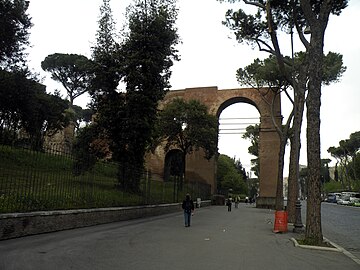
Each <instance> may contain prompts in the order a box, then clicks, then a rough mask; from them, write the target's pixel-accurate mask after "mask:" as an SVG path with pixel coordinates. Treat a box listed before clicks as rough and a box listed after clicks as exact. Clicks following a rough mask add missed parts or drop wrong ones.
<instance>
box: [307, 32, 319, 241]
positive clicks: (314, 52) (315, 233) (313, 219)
mask: <svg viewBox="0 0 360 270" xmlns="http://www.w3.org/2000/svg"><path fill="white" fill-rule="evenodd" d="M312 35H314V33H313V34H312ZM312 38H313V37H312ZM314 40H318V41H320V40H321V39H320V37H318V38H317V39H315V38H314ZM322 40H323V39H322ZM313 44H314V45H313V48H311V49H310V53H309V57H310V59H312V61H311V64H310V66H309V84H308V85H309V88H308V96H307V100H306V106H307V129H306V139H307V161H308V176H307V193H308V196H307V212H306V230H305V240H306V241H307V242H308V243H310V244H314V245H319V244H320V243H322V241H323V235H322V227H321V180H320V168H321V157H320V106H321V82H322V62H323V61H322V60H323V43H322V42H313Z"/></svg>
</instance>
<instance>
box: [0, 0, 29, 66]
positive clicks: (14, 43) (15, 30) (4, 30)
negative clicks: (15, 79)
mask: <svg viewBox="0 0 360 270" xmlns="http://www.w3.org/2000/svg"><path fill="white" fill-rule="evenodd" d="M28 7H29V1H25V0H1V1H0V25H1V31H0V67H2V68H5V69H8V70H9V69H11V70H12V69H14V66H16V65H18V66H19V65H20V66H22V65H24V64H25V55H26V54H25V52H24V50H25V48H26V46H28V45H29V40H28V39H29V30H30V28H31V27H32V23H31V18H30V17H29V15H28V14H27V13H26V11H27V9H28Z"/></svg>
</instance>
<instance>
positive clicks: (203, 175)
mask: <svg viewBox="0 0 360 270" xmlns="http://www.w3.org/2000/svg"><path fill="white" fill-rule="evenodd" d="M174 98H183V99H184V100H191V99H196V100H199V101H200V102H202V103H204V104H205V105H206V106H207V107H208V109H209V113H211V114H213V115H216V116H217V117H219V116H220V114H221V112H222V111H223V110H224V109H225V108H226V107H228V106H230V105H232V104H234V103H238V102H245V103H249V104H251V105H253V106H255V107H256V108H257V110H258V111H259V114H260V142H259V159H260V176H259V180H260V181H259V183H260V184H259V187H260V191H259V198H258V199H257V202H256V206H257V207H262V208H274V205H275V197H276V182H277V174H278V152H279V146H280V139H279V136H278V134H277V132H276V130H275V127H274V125H273V122H272V120H271V107H270V105H269V104H271V102H272V101H273V99H274V94H273V92H272V91H269V90H268V89H262V90H260V91H259V90H256V89H253V88H236V89H222V90H219V89H218V88H217V87H201V88H186V89H183V90H173V91H169V92H168V93H167V95H166V97H165V99H164V100H163V102H162V104H161V105H160V106H163V105H164V104H166V103H167V102H169V101H171V100H172V99H174ZM264 98H265V99H264ZM274 100H275V103H274V104H275V106H274V108H275V110H274V116H275V121H276V123H277V125H279V126H280V125H281V122H282V116H281V104H280V96H279V95H278V96H276V97H275V99H274ZM165 156H166V153H164V150H163V148H162V147H158V148H157V149H156V150H155V153H154V154H151V155H148V156H147V158H146V161H147V162H146V166H147V167H148V168H150V169H151V170H152V172H153V173H154V174H155V175H157V176H158V177H159V178H161V179H164V166H165ZM186 164H187V166H186V172H185V174H186V179H192V180H197V181H202V182H206V183H209V184H211V185H212V191H213V192H214V191H215V190H216V160H215V158H212V159H211V160H209V161H208V160H206V159H205V158H204V155H203V153H202V152H201V151H198V152H195V153H193V154H192V155H188V156H187V159H186Z"/></svg>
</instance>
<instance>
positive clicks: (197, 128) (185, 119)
mask: <svg viewBox="0 0 360 270" xmlns="http://www.w3.org/2000/svg"><path fill="white" fill-rule="evenodd" d="M157 128H158V130H157V132H158V133H157V134H158V138H157V143H158V144H160V143H162V142H164V143H165V147H164V150H165V152H168V151H169V150H170V149H173V148H175V149H180V150H181V152H182V164H183V168H182V172H183V174H185V171H186V170H185V168H186V162H185V161H186V155H188V154H191V153H192V152H193V151H198V150H199V149H202V150H203V151H204V155H205V158H207V159H210V158H212V157H213V156H214V155H215V154H216V152H217V134H218V120H217V118H216V116H214V115H210V114H209V113H208V109H207V107H206V106H205V105H203V104H202V103H200V102H199V101H197V100H190V101H188V102H186V101H185V100H183V99H174V100H172V102H171V103H168V104H167V105H166V106H165V107H164V109H163V110H162V111H161V112H160V113H159V120H158V127H157Z"/></svg>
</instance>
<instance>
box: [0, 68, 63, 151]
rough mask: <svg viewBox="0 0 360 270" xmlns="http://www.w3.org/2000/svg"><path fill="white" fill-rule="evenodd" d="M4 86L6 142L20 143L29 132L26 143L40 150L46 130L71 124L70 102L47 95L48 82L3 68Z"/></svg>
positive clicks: (0, 106) (1, 112)
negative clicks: (23, 132) (23, 135)
mask: <svg viewBox="0 0 360 270" xmlns="http://www.w3.org/2000/svg"><path fill="white" fill-rule="evenodd" d="M0 88H1V91H0V138H1V141H2V142H3V143H17V142H18V140H19V134H20V133H21V131H25V132H26V135H27V137H28V139H27V140H28V142H27V143H26V144H27V145H29V144H30V146H31V147H32V148H34V149H37V150H39V149H42V146H43V141H44V136H45V134H46V133H51V132H56V131H58V130H59V129H61V128H63V127H64V125H66V124H67V123H68V120H69V118H68V115H66V114H64V110H65V108H67V107H68V102H67V101H65V100H63V99H61V98H60V97H59V96H57V95H50V94H47V93H46V91H45V86H44V85H42V84H40V83H38V82H36V81H34V80H31V79H28V78H26V77H25V75H24V74H23V73H22V72H19V71H13V72H7V71H1V70H0ZM23 143H24V142H23Z"/></svg>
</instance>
